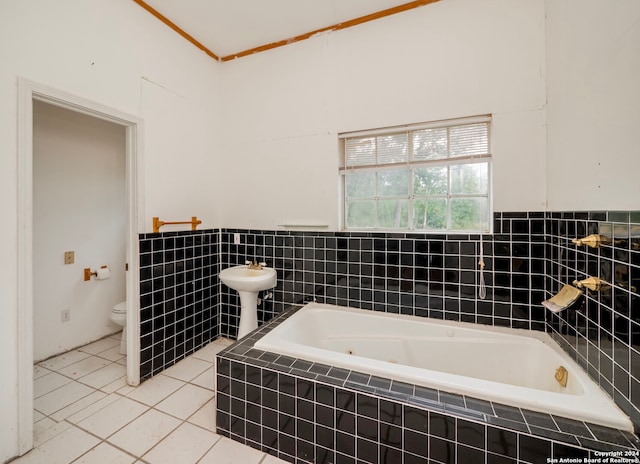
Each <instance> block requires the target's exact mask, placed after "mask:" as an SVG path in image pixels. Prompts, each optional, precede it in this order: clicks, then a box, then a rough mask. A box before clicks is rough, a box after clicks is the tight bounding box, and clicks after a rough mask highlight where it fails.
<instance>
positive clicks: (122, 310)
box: [110, 301, 127, 354]
mask: <svg viewBox="0 0 640 464" xmlns="http://www.w3.org/2000/svg"><path fill="white" fill-rule="evenodd" d="M110 318H111V321H112V322H114V323H115V324H118V325H119V326H122V338H120V354H127V302H126V301H121V302H120V303H118V304H117V305H115V306H114V307H113V309H112V310H111V317H110Z"/></svg>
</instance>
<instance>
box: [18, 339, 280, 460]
mask: <svg viewBox="0 0 640 464" xmlns="http://www.w3.org/2000/svg"><path fill="white" fill-rule="evenodd" d="M229 343H231V342H230V341H228V340H223V339H221V340H216V341H215V342H213V343H210V344H209V345H207V346H206V347H205V348H203V349H201V350H199V351H198V352H196V353H194V354H192V355H191V356H189V357H187V358H185V359H183V360H182V361H180V362H179V363H177V364H176V365H174V366H172V367H171V368H169V369H167V370H166V371H164V372H163V373H161V374H159V375H157V376H155V377H153V378H152V379H150V380H148V381H146V382H144V383H143V384H142V385H140V386H139V387H137V388H134V387H130V386H128V385H127V384H126V381H125V375H126V367H125V364H126V361H125V357H124V356H123V355H121V354H120V353H119V351H118V349H119V345H120V337H119V335H115V336H111V337H106V338H103V339H102V340H98V341H97V342H94V343H91V344H89V345H86V346H84V347H82V348H79V349H77V350H73V351H70V352H68V353H64V354H62V355H59V356H56V357H54V358H51V359H47V360H46V361H42V362H40V363H38V364H37V365H35V366H34V422H35V423H34V449H33V450H31V451H30V452H29V453H27V454H25V455H24V456H22V457H20V458H18V459H16V460H14V461H12V464H31V463H37V464H42V463H44V462H46V463H48V464H70V463H74V464H81V463H86V464H102V463H105V464H107V463H108V464H131V463H148V464H170V463H175V464H212V463H216V464H281V463H284V462H285V461H282V460H280V459H277V458H274V457H273V456H270V455H267V454H265V453H262V452H260V451H258V450H255V449H253V448H250V447H247V446H244V445H241V444H239V443H237V442H234V441H232V440H229V439H228V438H225V437H221V436H220V435H217V434H216V433H215V430H216V425H215V383H214V377H215V376H214V361H215V354H216V353H217V352H218V351H220V350H221V349H223V348H224V347H225V346H228V345H229Z"/></svg>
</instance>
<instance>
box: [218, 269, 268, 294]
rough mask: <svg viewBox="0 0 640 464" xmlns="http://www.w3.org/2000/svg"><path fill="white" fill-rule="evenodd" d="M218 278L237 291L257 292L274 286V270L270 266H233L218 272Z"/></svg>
mask: <svg viewBox="0 0 640 464" xmlns="http://www.w3.org/2000/svg"><path fill="white" fill-rule="evenodd" d="M220 280H221V281H222V283H223V284H225V285H226V286H227V287H229V288H232V289H234V290H237V291H239V292H259V291H260V290H267V289H269V288H273V287H275V286H276V271H275V269H273V268H271V267H263V268H262V269H249V268H248V267H247V266H233V267H229V268H227V269H223V270H222V272H220Z"/></svg>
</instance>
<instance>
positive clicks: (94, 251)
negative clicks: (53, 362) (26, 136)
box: [33, 102, 126, 361]
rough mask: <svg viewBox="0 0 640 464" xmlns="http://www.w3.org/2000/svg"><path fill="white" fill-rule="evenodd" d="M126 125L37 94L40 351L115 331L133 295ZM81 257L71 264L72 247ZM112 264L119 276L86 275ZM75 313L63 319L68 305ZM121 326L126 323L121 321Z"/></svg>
mask: <svg viewBox="0 0 640 464" xmlns="http://www.w3.org/2000/svg"><path fill="white" fill-rule="evenodd" d="M125 135H126V134H125V128H124V127H123V126H119V125H116V124H112V123H109V122H106V121H103V120H100V119H96V118H91V117H89V116H85V115H81V114H79V113H75V112H72V111H68V110H64V109H62V108H59V107H56V106H53V105H48V104H46V103H40V102H36V104H35V105H34V118H33V254H34V268H33V281H34V284H33V288H34V291H33V314H34V320H33V328H34V359H35V360H36V361H39V360H42V359H45V358H48V357H50V356H53V355H54V354H59V353H64V352H66V351H69V350H70V349H72V348H76V347H78V346H82V345H85V344H87V343H89V342H91V341H94V340H97V339H99V338H102V337H104V336H106V335H109V334H111V333H115V332H117V331H118V329H120V327H119V326H118V325H116V324H114V323H113V322H111V321H110V319H109V316H110V314H111V309H112V308H113V306H114V305H115V304H116V303H118V302H120V301H124V300H125V299H126V295H125V288H126V286H125V269H124V266H125V249H126V243H125V242H126V240H125V239H126V198H125V158H126V144H125V142H126V137H125ZM65 251H73V252H74V254H75V262H74V263H73V264H65V262H64V252H65ZM102 265H107V266H108V267H109V269H110V270H111V273H112V275H111V278H110V279H108V280H103V281H97V280H95V279H91V280H90V281H88V282H85V281H84V274H83V269H84V268H91V269H96V268H98V267H100V266H102ZM66 309H68V310H70V313H71V319H70V320H69V321H67V322H62V321H61V311H62V310H66ZM120 330H121V329H120Z"/></svg>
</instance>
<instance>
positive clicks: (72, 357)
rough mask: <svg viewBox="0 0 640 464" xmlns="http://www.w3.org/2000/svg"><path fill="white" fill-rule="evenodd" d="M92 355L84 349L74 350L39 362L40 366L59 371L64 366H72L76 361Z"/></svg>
mask: <svg viewBox="0 0 640 464" xmlns="http://www.w3.org/2000/svg"><path fill="white" fill-rule="evenodd" d="M89 356H91V355H90V354H89V353H83V352H82V351H78V350H72V351H69V352H67V353H63V354H60V355H58V356H55V357H53V358H49V359H47V360H45V361H41V362H39V363H38V366H42V367H45V368H47V369H50V370H52V371H57V370H59V369H62V368H63V367H66V366H70V365H71V364H73V363H76V362H78V361H80V360H82V359H85V358H88V357H89Z"/></svg>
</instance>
